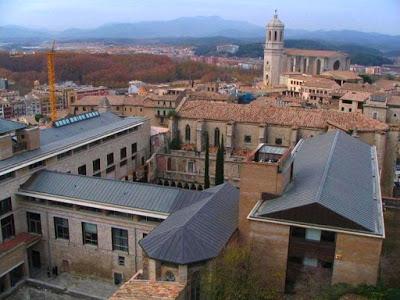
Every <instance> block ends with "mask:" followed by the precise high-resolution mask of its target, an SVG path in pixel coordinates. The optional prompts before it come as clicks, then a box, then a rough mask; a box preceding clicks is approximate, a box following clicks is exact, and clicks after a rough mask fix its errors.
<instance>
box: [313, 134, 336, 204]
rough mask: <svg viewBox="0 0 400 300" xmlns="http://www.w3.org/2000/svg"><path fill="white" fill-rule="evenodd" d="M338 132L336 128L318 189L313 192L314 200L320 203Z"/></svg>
mask: <svg viewBox="0 0 400 300" xmlns="http://www.w3.org/2000/svg"><path fill="white" fill-rule="evenodd" d="M339 134H340V131H339V130H337V131H336V133H335V138H334V139H333V142H332V145H331V149H330V150H329V156H328V159H327V160H326V164H325V169H324V173H323V174H322V177H321V182H320V185H319V187H318V191H317V193H316V194H315V197H314V202H318V203H320V198H321V194H322V190H323V189H324V186H325V182H326V179H327V178H328V172H329V169H330V167H331V161H332V156H333V153H334V152H335V148H336V143H337V140H338V137H339Z"/></svg>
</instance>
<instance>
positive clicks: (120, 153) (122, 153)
mask: <svg viewBox="0 0 400 300" xmlns="http://www.w3.org/2000/svg"><path fill="white" fill-rule="evenodd" d="M119 156H120V159H121V160H122V159H124V158H126V147H124V148H122V149H121V150H120V151H119Z"/></svg>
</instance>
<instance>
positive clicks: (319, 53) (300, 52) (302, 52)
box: [285, 49, 347, 57]
mask: <svg viewBox="0 0 400 300" xmlns="http://www.w3.org/2000/svg"><path fill="white" fill-rule="evenodd" d="M285 53H286V54H287V55H293V56H311V57H340V56H347V54H346V53H344V52H339V51H329V50H306V49H285Z"/></svg>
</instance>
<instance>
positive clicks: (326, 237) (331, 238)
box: [321, 231, 336, 243]
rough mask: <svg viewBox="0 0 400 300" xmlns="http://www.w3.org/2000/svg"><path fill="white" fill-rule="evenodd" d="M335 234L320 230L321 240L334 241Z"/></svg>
mask: <svg viewBox="0 0 400 300" xmlns="http://www.w3.org/2000/svg"><path fill="white" fill-rule="evenodd" d="M335 237H336V234H335V233H334V232H332V231H322V232H321V241H323V242H330V243H333V242H335Z"/></svg>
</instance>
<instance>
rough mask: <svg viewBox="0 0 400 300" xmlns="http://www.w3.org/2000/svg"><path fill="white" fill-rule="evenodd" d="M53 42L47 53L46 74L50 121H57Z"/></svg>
mask: <svg viewBox="0 0 400 300" xmlns="http://www.w3.org/2000/svg"><path fill="white" fill-rule="evenodd" d="M54 45H55V41H53V46H52V47H51V50H50V51H49V52H47V74H48V77H49V100H50V111H51V121H53V122H54V121H56V120H57V103H56V102H57V99H56V75H55V71H54V57H55V55H56V53H55V51H54Z"/></svg>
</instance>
